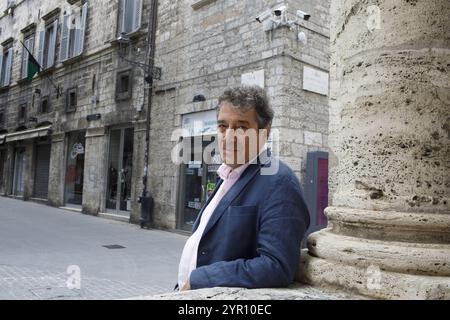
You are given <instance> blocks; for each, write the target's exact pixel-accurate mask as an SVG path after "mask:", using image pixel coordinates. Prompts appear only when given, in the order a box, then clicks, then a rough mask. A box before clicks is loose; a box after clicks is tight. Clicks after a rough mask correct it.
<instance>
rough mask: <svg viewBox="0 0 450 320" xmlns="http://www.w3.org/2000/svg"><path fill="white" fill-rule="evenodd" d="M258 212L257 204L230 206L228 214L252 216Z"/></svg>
mask: <svg viewBox="0 0 450 320" xmlns="http://www.w3.org/2000/svg"><path fill="white" fill-rule="evenodd" d="M257 212H258V207H257V206H229V207H228V215H229V216H232V217H235V216H250V215H255V214H256V213H257Z"/></svg>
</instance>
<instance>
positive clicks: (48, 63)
mask: <svg viewBox="0 0 450 320" xmlns="http://www.w3.org/2000/svg"><path fill="white" fill-rule="evenodd" d="M57 32H58V19H53V21H52V22H50V23H47V24H46V25H45V29H44V30H42V31H41V32H39V47H38V62H39V64H40V65H41V67H42V70H45V69H48V68H50V67H53V65H54V64H55V49H56V35H57Z"/></svg>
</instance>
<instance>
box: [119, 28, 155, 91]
mask: <svg viewBox="0 0 450 320" xmlns="http://www.w3.org/2000/svg"><path fill="white" fill-rule="evenodd" d="M116 41H117V43H118V44H119V56H120V58H121V59H122V60H123V61H126V62H128V63H129V64H130V65H132V66H135V67H138V68H141V69H142V70H143V71H144V80H145V82H146V83H148V84H150V85H151V84H153V80H160V79H161V68H159V67H155V66H154V65H153V58H152V59H151V61H150V59H149V63H142V62H139V61H135V60H132V59H128V58H127V57H126V51H127V49H129V50H130V52H136V53H137V54H139V53H140V52H141V48H139V47H135V46H134V44H133V42H132V41H131V39H130V37H129V36H128V35H127V34H126V33H124V32H122V34H121V35H120V36H119V37H118V38H117V39H116ZM149 51H150V46H147V50H146V55H147V56H148V55H149V54H150V52H149Z"/></svg>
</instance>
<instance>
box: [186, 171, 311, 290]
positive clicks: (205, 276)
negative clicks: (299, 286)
mask: <svg viewBox="0 0 450 320" xmlns="http://www.w3.org/2000/svg"><path fill="white" fill-rule="evenodd" d="M269 194H270V196H269V197H268V198H267V199H266V200H265V201H264V203H263V204H262V205H261V208H260V210H261V213H260V219H261V220H260V229H259V233H258V248H257V252H258V257H256V258H253V259H237V260H234V261H220V262H216V263H213V264H210V265H206V266H202V267H199V268H197V269H195V270H193V271H192V273H191V276H190V287H191V289H199V288H208V287H245V288H268V287H286V286H288V285H289V284H290V283H291V282H292V280H293V278H294V274H295V271H296V269H297V267H298V263H299V257H300V243H301V240H302V238H303V235H304V233H305V231H306V229H307V227H308V225H309V221H305V220H306V219H307V218H306V217H308V211H307V208H306V204H305V202H304V199H303V197H302V195H301V193H300V189H299V187H298V185H297V184H296V183H295V182H293V181H291V178H290V177H285V178H284V179H283V182H282V183H279V184H277V185H276V186H275V188H274V190H273V191H271V192H270V193H269ZM238 240H239V239H237V241H238Z"/></svg>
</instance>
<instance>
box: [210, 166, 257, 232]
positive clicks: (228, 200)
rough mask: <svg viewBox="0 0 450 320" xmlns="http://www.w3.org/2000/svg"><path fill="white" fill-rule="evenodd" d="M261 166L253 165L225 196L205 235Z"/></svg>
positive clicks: (215, 211)
mask: <svg viewBox="0 0 450 320" xmlns="http://www.w3.org/2000/svg"><path fill="white" fill-rule="evenodd" d="M259 169H260V164H251V165H250V166H249V167H248V168H247V169H246V170H245V171H244V172H243V174H242V176H241V177H240V178H239V180H238V181H236V183H235V184H234V185H233V187H231V189H230V190H228V192H227V193H226V194H225V196H224V197H223V198H222V200H220V202H219V204H218V205H217V207H216V209H215V210H214V213H213V214H212V216H211V218H210V219H209V221H208V224H207V225H206V227H205V231H203V235H205V234H206V233H207V232H208V231H209V230H210V229H211V228H212V227H213V226H214V225H215V224H216V222H217V221H218V220H219V219H220V217H221V216H222V215H223V213H224V212H225V210H226V209H227V208H228V207H229V206H230V204H231V202H232V201H233V200H234V199H235V198H236V197H237V196H238V195H239V194H240V193H241V191H242V190H243V189H244V188H245V186H246V185H247V184H248V183H249V182H250V180H251V179H252V178H253V177H254V176H255V175H256V174H257V173H258V172H259Z"/></svg>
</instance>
